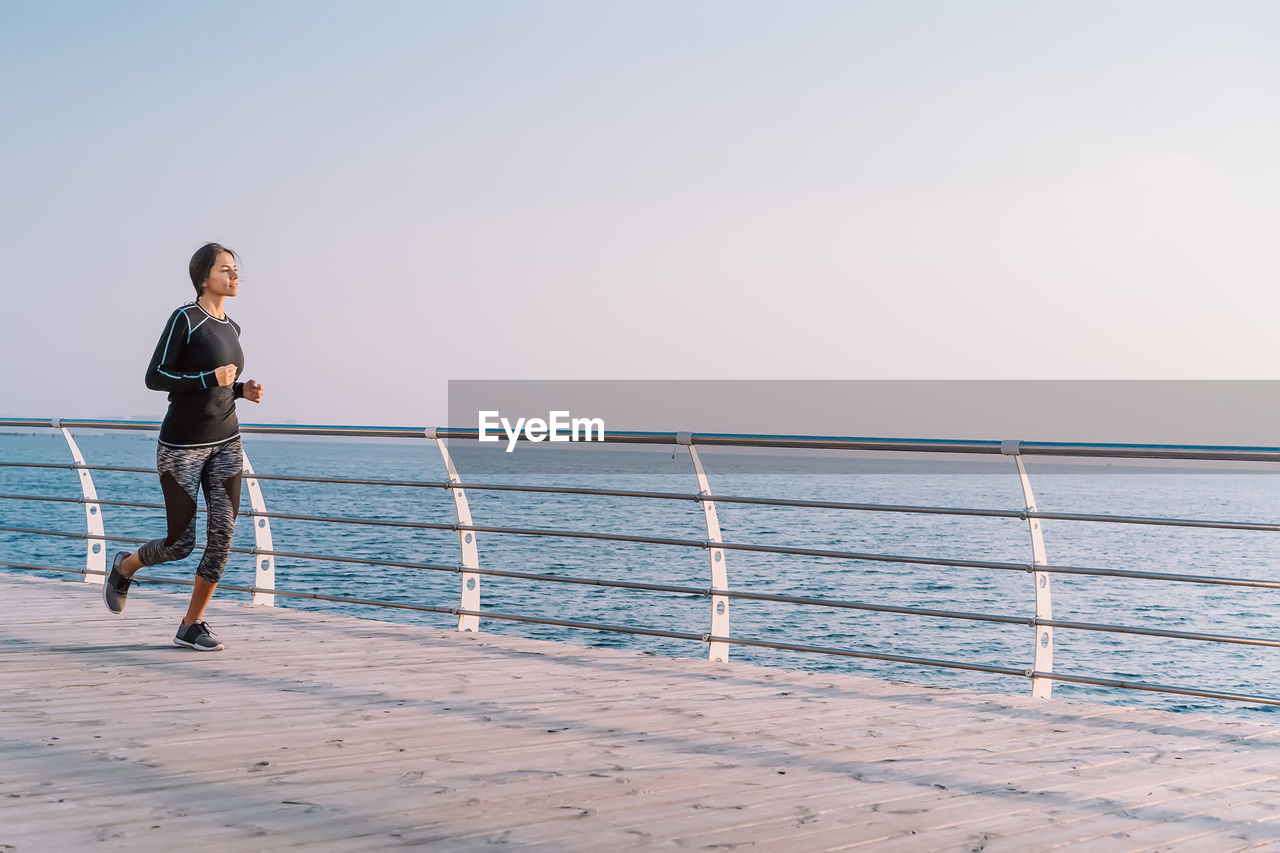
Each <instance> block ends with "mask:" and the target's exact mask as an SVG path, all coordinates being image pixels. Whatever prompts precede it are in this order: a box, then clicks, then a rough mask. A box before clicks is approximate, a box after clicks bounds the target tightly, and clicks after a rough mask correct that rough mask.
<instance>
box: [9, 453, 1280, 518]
mask: <svg viewBox="0 0 1280 853" xmlns="http://www.w3.org/2000/svg"><path fill="white" fill-rule="evenodd" d="M0 464H13V463H0ZM40 467H48V468H66V469H74V468H77V467H79V468H83V469H87V470H93V471H99V470H101V471H129V472H135V473H152V474H154V473H155V471H153V470H150V471H149V470H148V469H145V468H120V467H108V466H92V465H84V466H75V465H42V466H40ZM253 476H254V477H255V478H257V479H259V480H284V481H290V482H305V483H328V484H335V485H367V486H413V487H424V488H436V489H449V488H459V489H464V490H467V489H470V490H472V491H507V492H531V493H537V494H564V495H593V496H603V497H628V498H652V499H656V500H688V501H704V500H706V501H712V502H715V503H726V504H745V505H758V506H775V507H791V508H806V509H834V510H851V511H862V512H889V513H908V514H920V515H947V516H971V517H977V518H1008V519H1017V520H1021V521H1025V520H1027V519H1030V518H1040V519H1049V520H1057V521H1077V522H1098V523H1105V524H1141V525H1154V526H1163V527H1187V528H1209V529H1221V530H1257V531H1273V532H1274V531H1280V523H1274V522H1255V521H1222V520H1216V519H1200V518H1165V517H1156V516H1137V515H1107V514H1099V513H1070V512H1045V511H1038V512H1027V511H1025V510H1008V509H985V508H979V507H938V506H914V505H908V504H873V503H851V502H847V501H821V500H802V499H791V498H761V497H747V496H738V495H715V494H706V495H702V494H696V493H689V492H652V491H642V490H634V489H589V488H579V487H574V486H524V485H518V484H509V483H493V484H489V483H449V482H427V481H418V480H356V479H351V478H345V477H295V476H286V475H269V474H257V473H255V474H254V475H253ZM0 498H9V499H16V500H22V499H27V500H41V499H44V500H55V498H40V497H36V496H28V495H0ZM63 500H65V501H80V502H86V500H85V499H84V498H64V499H63ZM98 503H112V504H113V505H116V506H138V507H146V508H151V507H153V506H154V505H153V504H134V503H128V502H123V501H121V502H107V501H102V500H99V501H98ZM281 517H282V518H289V517H291V516H281ZM300 520H311V521H319V520H327V521H335V522H337V521H343V520H340V519H319V518H300ZM345 521H347V522H348V523H351V524H359V523H361V522H360V521H359V520H354V519H346V520H345Z"/></svg>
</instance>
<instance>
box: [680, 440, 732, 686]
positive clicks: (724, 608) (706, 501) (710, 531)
mask: <svg viewBox="0 0 1280 853" xmlns="http://www.w3.org/2000/svg"><path fill="white" fill-rule="evenodd" d="M676 443H677V444H683V445H684V446H685V447H687V448H689V458H690V459H692V460H693V470H694V473H696V474H697V475H698V494H699V496H701V500H700V501H699V503H701V504H702V514H703V518H704V519H705V520H706V523H707V544H708V548H707V551H708V556H709V558H710V560H711V590H712V596H711V636H713V637H727V636H729V597H728V596H726V595H715V594H714V593H715V591H716V590H722V591H723V590H728V588H729V571H728V568H727V567H726V566H725V560H724V549H723V548H717V547H716V546H717V545H719V544H721V543H722V542H724V539H722V538H721V536H720V519H719V517H718V516H717V515H716V503H715V501H713V500H712V499H711V486H710V484H709V483H708V482H707V472H706V471H705V470H703V468H702V459H701V458H699V456H698V450H697V448H695V447H694V446H693V434H692V433H688V432H681V433H676ZM707 659H708V660H711V661H715V662H716V663H726V662H728V660H729V644H728V643H725V642H719V641H716V640H711V641H709V642H708V643H707Z"/></svg>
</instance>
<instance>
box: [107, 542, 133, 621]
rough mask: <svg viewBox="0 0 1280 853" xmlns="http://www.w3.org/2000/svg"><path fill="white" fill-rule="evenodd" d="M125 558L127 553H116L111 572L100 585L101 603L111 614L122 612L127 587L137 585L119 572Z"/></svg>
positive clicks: (127, 592) (127, 595)
mask: <svg viewBox="0 0 1280 853" xmlns="http://www.w3.org/2000/svg"><path fill="white" fill-rule="evenodd" d="M127 556H129V552H128V551H117V552H116V555H115V557H113V558H112V559H111V572H110V573H109V574H108V575H107V579H106V581H105V582H104V583H103V584H102V601H103V603H105V604H106V605H107V609H108V610H110V611H111V612H112V613H120V612H122V611H123V610H124V604H125V601H126V600H127V599H128V598H129V587H130V586H131V585H133V584H136V583H137V581H136V580H134V579H133V578H127V577H125V576H124V574H123V573H122V572H121V571H120V565H121V564H122V563H124V558H125V557H127Z"/></svg>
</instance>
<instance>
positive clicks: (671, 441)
mask: <svg viewBox="0 0 1280 853" xmlns="http://www.w3.org/2000/svg"><path fill="white" fill-rule="evenodd" d="M57 426H62V427H65V428H68V429H72V428H75V429H104V430H111V429H125V430H152V431H153V430H157V429H159V427H160V423H159V422H157V421H126V420H103V419H91V418H0V427H18V428H36V429H47V428H53V427H57ZM240 431H241V433H258V434H268V435H329V436H346V437H379V438H410V439H423V438H442V439H468V440H476V439H479V435H480V433H479V429H477V428H475V427H435V428H430V429H429V428H427V427H405V426H369V425H336V424H241V425H240ZM519 438H520V439H521V440H525V436H524V435H523V434H521V435H520V436H519ZM604 443H605V444H610V443H612V444H653V445H661V446H671V445H680V444H689V445H698V446H704V447H708V446H710V447H716V446H719V447H776V448H809V449H822V450H833V449H834V450H870V451H889V452H897V453H904V452H905V453H971V454H984V455H996V454H1004V453H1005V452H1006V443H1005V442H1003V441H999V440H991V439H929V438H887V437H862V436H826V435H777V434H761V433H702V432H696V433H694V432H691V433H679V432H645V431H639V430H605V431H604ZM1016 449H1017V452H1018V453H1020V454H1022V455H1024V456H1068V457H1098V458H1128V459H1186V460H1218V461H1263V462H1276V461H1280V448H1277V447H1250V446H1232V445H1192V444H1120V443H1108V442H1069V441H1019V442H1017V448H1016Z"/></svg>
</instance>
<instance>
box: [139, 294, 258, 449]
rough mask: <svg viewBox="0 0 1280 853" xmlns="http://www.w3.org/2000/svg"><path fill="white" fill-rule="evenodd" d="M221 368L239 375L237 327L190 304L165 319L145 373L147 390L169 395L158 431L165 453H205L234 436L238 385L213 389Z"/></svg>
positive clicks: (240, 391) (241, 366)
mask: <svg viewBox="0 0 1280 853" xmlns="http://www.w3.org/2000/svg"><path fill="white" fill-rule="evenodd" d="M224 364H234V365H235V366H236V376H240V375H242V373H243V371H244V351H243V350H241V349H240V326H239V324H237V323H236V321H234V320H232V319H231V318H230V317H227V318H226V319H224V320H220V319H218V318H217V317H215V316H213V315H212V314H210V313H209V312H207V311H205V310H204V309H203V308H201V307H200V306H199V305H198V304H197V303H195V302H192V303H190V304H188V305H183V306H182V307H181V308H178V309H177V310H175V311H174V312H173V313H172V314H171V315H170V316H169V322H168V323H166V324H165V327H164V331H163V332H162V333H161V334H160V341H159V342H158V343H157V344H156V351H155V354H154V355H152V356H151V364H150V365H149V366H148V367H147V378H146V382H147V387H148V388H150V389H151V390H152V391H168V392H169V411H168V413H167V414H166V415H165V416H164V423H163V424H161V426H160V443H161V444H167V445H169V446H170V447H206V446H208V445H211V444H221V443H223V442H225V441H230V440H231V439H233V438H235V437H236V436H237V435H239V434H240V421H239V420H237V418H236V400H237V399H239V398H240V397H243V396H244V383H242V382H236V383H233V384H232V385H218V379H217V377H216V376H214V371H215V370H217V369H218V368H219V367H222V366H223V365H224Z"/></svg>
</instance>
